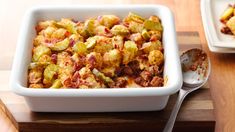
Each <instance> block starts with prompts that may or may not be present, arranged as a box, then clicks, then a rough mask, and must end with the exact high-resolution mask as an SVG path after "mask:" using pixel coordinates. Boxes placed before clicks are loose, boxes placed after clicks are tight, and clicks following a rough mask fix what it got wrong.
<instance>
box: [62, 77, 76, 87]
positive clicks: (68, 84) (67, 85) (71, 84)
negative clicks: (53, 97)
mask: <svg viewBox="0 0 235 132" xmlns="http://www.w3.org/2000/svg"><path fill="white" fill-rule="evenodd" d="M63 84H64V86H65V87H68V88H71V87H73V86H74V85H73V83H72V80H71V78H70V77H68V78H67V79H65V80H64V82H63Z"/></svg>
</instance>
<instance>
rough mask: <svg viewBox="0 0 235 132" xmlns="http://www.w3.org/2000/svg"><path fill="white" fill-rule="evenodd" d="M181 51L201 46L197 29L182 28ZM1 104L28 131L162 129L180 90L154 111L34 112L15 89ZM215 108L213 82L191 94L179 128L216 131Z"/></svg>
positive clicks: (8, 115)
mask: <svg viewBox="0 0 235 132" xmlns="http://www.w3.org/2000/svg"><path fill="white" fill-rule="evenodd" d="M177 34H178V37H177V39H178V42H179V46H180V49H181V51H184V50H187V49H190V48H201V44H200V39H199V36H198V33H197V32H178V33H177ZM0 98H1V100H2V101H1V102H0V106H2V107H1V109H2V111H3V112H4V113H5V115H6V116H7V117H8V118H9V119H10V120H11V121H12V123H13V124H14V126H15V127H16V128H17V129H18V130H19V131H22V132H26V131H32V130H33V131H52V130H55V129H58V130H59V131H110V129H112V131H161V130H162V129H163V128H164V126H165V123H166V121H167V120H168V118H169V116H170V113H171V111H172V108H173V106H174V104H175V100H176V98H177V94H174V95H173V96H171V97H170V100H169V102H168V105H167V107H166V108H165V109H164V110H162V111H154V112H124V113H36V112H31V111H30V109H29V108H28V107H27V105H26V102H25V100H24V99H23V97H21V96H17V95H15V94H13V93H12V92H8V91H5V92H1V93H0ZM214 127H215V118H214V108H213V102H212V100H211V95H210V91H209V84H206V85H205V86H204V87H203V88H201V89H199V90H198V91H196V92H195V93H192V94H191V95H189V96H188V97H187V98H186V100H185V102H184V103H183V105H182V108H181V110H180V112H179V115H178V117H177V120H176V124H175V128H174V131H175V132H182V131H185V132H186V131H192V129H194V130H195V131H199V130H200V131H201V132H213V131H214Z"/></svg>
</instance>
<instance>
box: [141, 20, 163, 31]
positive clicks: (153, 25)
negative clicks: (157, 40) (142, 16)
mask: <svg viewBox="0 0 235 132" xmlns="http://www.w3.org/2000/svg"><path fill="white" fill-rule="evenodd" d="M144 27H145V28H146V29H147V30H158V31H162V30H163V28H162V24H161V23H160V22H154V21H151V20H145V21H144Z"/></svg>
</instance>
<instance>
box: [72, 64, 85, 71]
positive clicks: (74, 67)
mask: <svg viewBox="0 0 235 132" xmlns="http://www.w3.org/2000/svg"><path fill="white" fill-rule="evenodd" d="M82 67H83V65H82V64H78V63H77V62H75V64H74V65H73V69H74V70H75V71H79V70H80V69H81V68H82Z"/></svg>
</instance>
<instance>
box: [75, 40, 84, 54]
mask: <svg viewBox="0 0 235 132" xmlns="http://www.w3.org/2000/svg"><path fill="white" fill-rule="evenodd" d="M73 51H75V52H76V53H78V54H79V55H83V54H85V53H86V52H87V48H86V45H85V44H84V43H83V42H77V43H76V44H74V45H73Z"/></svg>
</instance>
